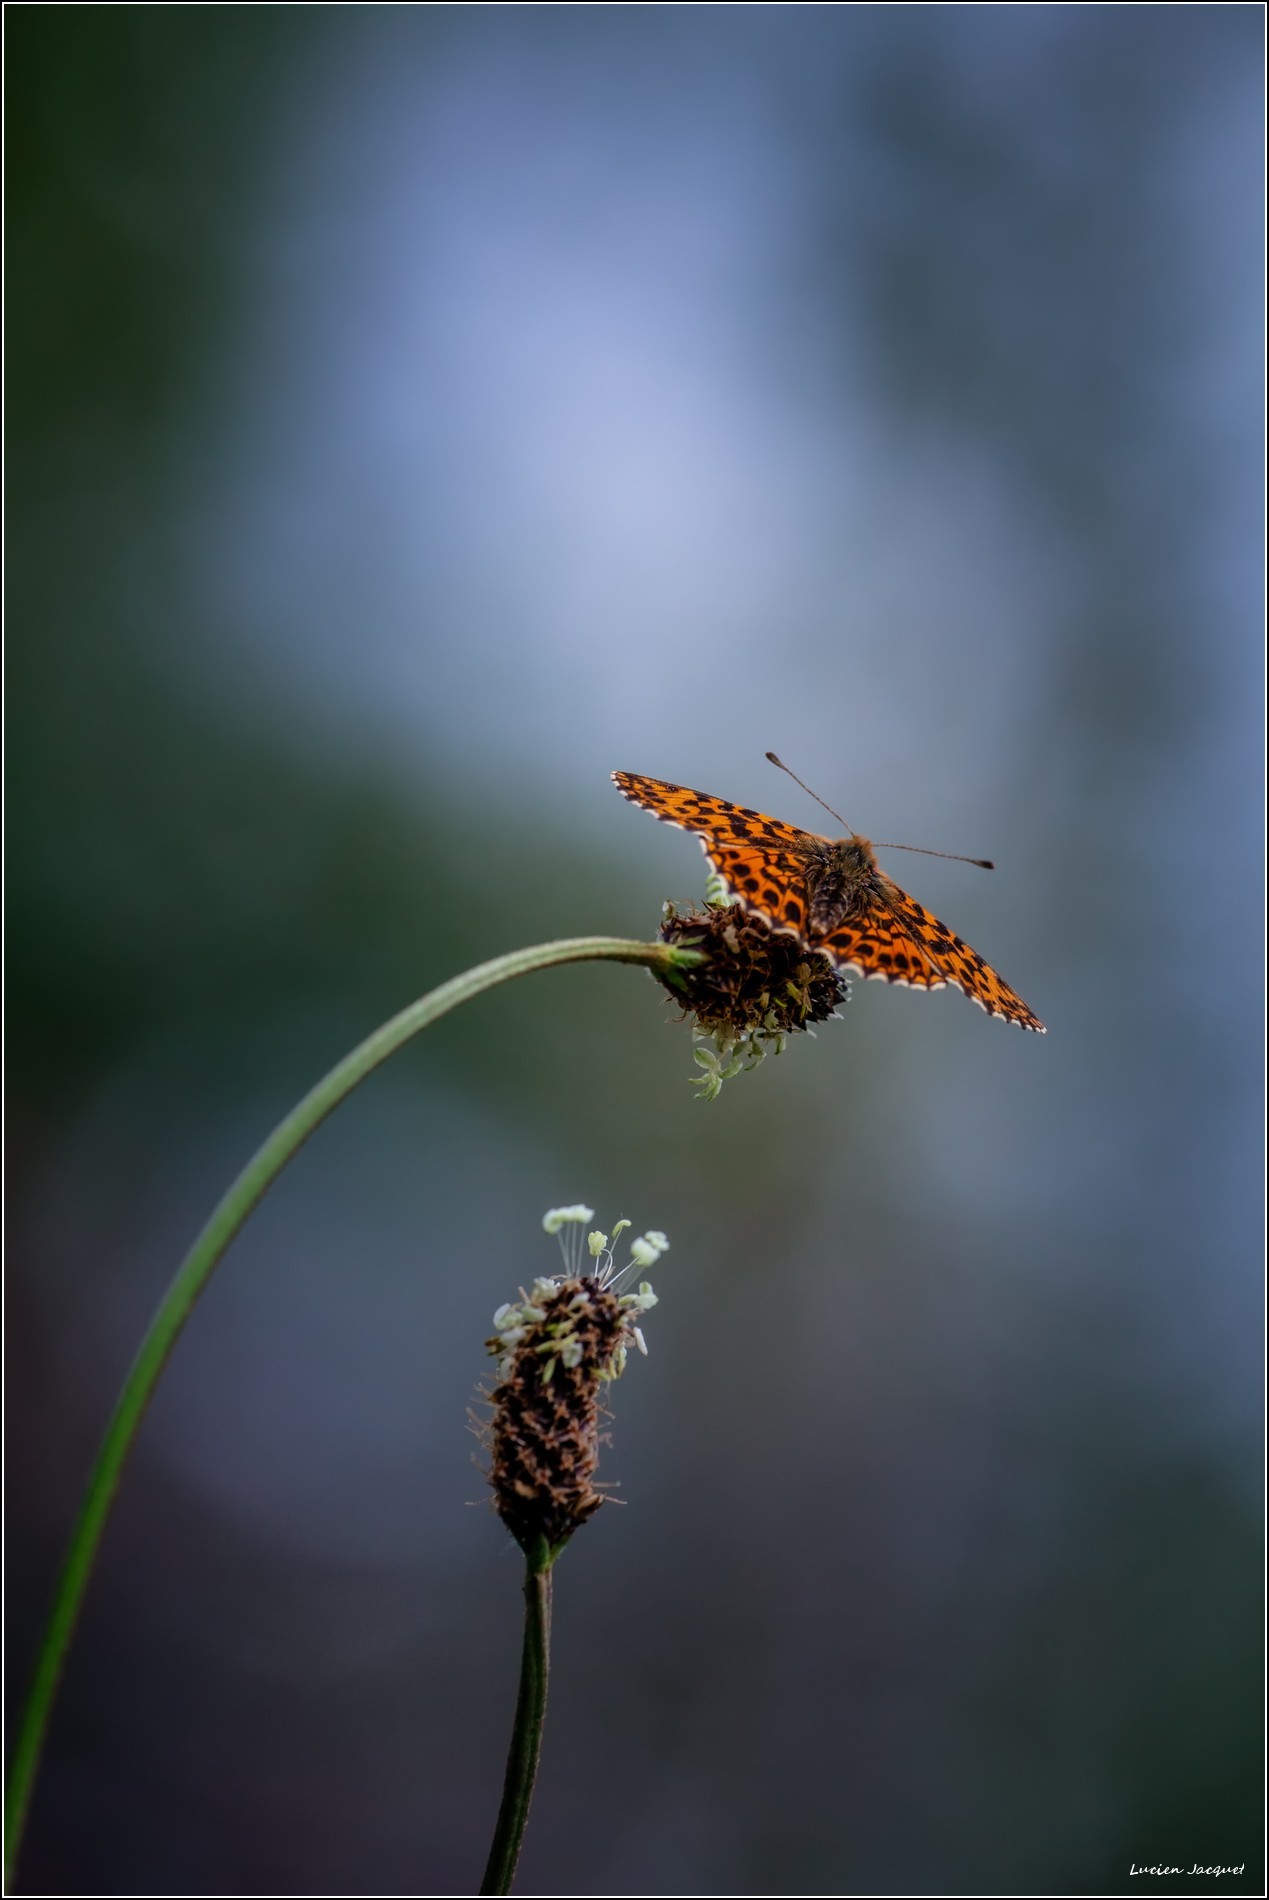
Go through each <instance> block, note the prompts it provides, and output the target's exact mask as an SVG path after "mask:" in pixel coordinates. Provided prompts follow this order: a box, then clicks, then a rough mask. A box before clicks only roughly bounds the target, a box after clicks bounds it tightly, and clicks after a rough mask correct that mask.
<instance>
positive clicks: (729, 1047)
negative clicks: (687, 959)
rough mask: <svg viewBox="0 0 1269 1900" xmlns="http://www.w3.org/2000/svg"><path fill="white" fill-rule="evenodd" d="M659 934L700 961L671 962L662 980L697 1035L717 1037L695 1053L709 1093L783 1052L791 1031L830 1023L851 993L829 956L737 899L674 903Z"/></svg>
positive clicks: (700, 1079) (667, 909) (697, 1078)
mask: <svg viewBox="0 0 1269 1900" xmlns="http://www.w3.org/2000/svg"><path fill="white" fill-rule="evenodd" d="M660 934H661V937H662V940H663V941H664V942H666V943H670V944H674V945H675V946H676V947H677V948H679V949H683V950H688V949H691V950H695V951H696V952H697V956H698V959H699V960H698V961H696V962H695V963H693V964H690V965H672V966H671V967H670V968H669V969H667V970H666V972H665V973H664V974H661V973H657V980H658V981H659V982H661V983H662V984H663V985H664V986H665V988H666V989H667V990H668V991H669V993H670V995H671V996H672V997H673V998H674V1000H675V1002H676V1003H680V1004H681V1005H682V1007H683V1011H684V1014H685V1015H686V1016H689V1017H691V1019H692V1028H693V1034H694V1035H696V1036H698V1037H708V1038H710V1039H711V1040H712V1042H713V1045H714V1047H713V1049H697V1050H696V1051H695V1052H694V1053H695V1056H696V1060H697V1062H698V1063H699V1064H700V1066H701V1069H702V1071H703V1073H702V1074H701V1075H699V1076H694V1077H693V1078H692V1079H693V1081H694V1083H695V1084H696V1086H697V1087H699V1088H700V1089H702V1091H703V1092H704V1094H705V1096H706V1098H707V1099H708V1098H709V1097H712V1096H714V1095H717V1093H718V1091H719V1089H720V1088H721V1087H722V1085H723V1082H724V1081H726V1080H727V1079H728V1078H729V1077H731V1076H733V1075H737V1074H739V1072H740V1070H741V1069H744V1068H753V1067H755V1066H756V1064H757V1063H759V1062H760V1061H761V1060H762V1058H763V1056H764V1055H766V1054H767V1052H768V1050H769V1049H773V1048H774V1049H775V1050H776V1051H777V1053H778V1052H779V1051H780V1050H781V1049H782V1048H783V1047H784V1043H785V1039H786V1038H787V1037H788V1036H789V1035H790V1034H794V1033H796V1032H797V1031H799V1030H809V1029H810V1026H811V1024H812V1023H822V1022H827V1021H828V1020H829V1018H830V1017H832V1016H834V1015H835V1014H836V1013H837V1010H838V1008H839V1007H840V1005H841V1004H842V1003H844V1002H846V1001H847V1000H848V998H849V994H850V992H849V989H848V987H847V984H846V982H845V979H844V978H842V977H841V976H839V975H838V974H837V972H836V970H834V968H833V966H832V964H831V963H830V962H829V961H828V959H827V957H823V956H821V955H819V954H818V952H816V951H814V950H809V949H808V948H807V947H806V945H805V944H804V943H802V942H801V941H800V940H799V939H798V938H797V937H794V936H790V935H789V933H788V932H787V931H782V930H772V929H771V927H770V926H769V925H768V924H767V923H766V922H765V921H764V919H763V918H761V917H759V916H756V915H754V914H753V913H752V912H749V911H747V910H745V909H743V908H742V907H741V906H740V905H738V904H729V903H725V902H723V903H720V902H717V901H707V903H706V905H705V908H704V909H703V910H698V911H690V912H688V913H687V914H686V915H684V916H680V915H679V914H678V912H677V911H676V910H675V908H674V906H673V905H672V904H667V905H666V906H665V917H664V921H663V922H662V925H661V933H660Z"/></svg>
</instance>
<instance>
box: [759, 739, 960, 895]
mask: <svg viewBox="0 0 1269 1900" xmlns="http://www.w3.org/2000/svg"><path fill="white" fill-rule="evenodd" d="M767 757H768V758H769V759H770V761H771V763H772V765H778V766H779V768H780V770H781V771H782V772H788V774H789V777H790V778H791V779H792V780H793V783H794V784H795V785H802V781H801V779H800V778H799V777H798V775H797V773H796V772H794V771H792V770H791V769H790V767H789V766H787V765H786V764H785V762H784V760H783V759H778V758H777V757H776V755H775V753H774V752H768V754H767ZM802 790H803V791H804V792H805V793H806V794H807V796H808V797H809V798H813V799H814V800H815V802H816V804H817V805H824V800H823V799H822V798H821V797H820V795H819V793H818V792H813V791H812V790H811V788H810V786H809V785H802ZM824 809H825V811H826V812H827V813H828V815H829V817H830V818H836V820H837V822H838V824H839V825H846V820H845V819H844V818H843V817H842V814H841V813H840V812H839V811H834V810H833V807H832V806H831V805H824ZM846 829H847V831H849V832H850V833H851V836H852V837H858V835H859V834H858V832H856V831H855V830H854V829H853V827H852V826H850V825H846ZM876 848H877V850H878V851H919V852H920V853H921V855H922V856H923V857H926V858H952V859H954V860H955V862H956V863H957V864H976V865H977V866H978V868H979V870H980V871H994V870H995V868H996V865H995V861H994V859H992V858H965V857H962V856H961V854H960V852H959V851H930V850H927V849H926V847H925V846H924V845H923V844H879V845H878V846H877V847H876Z"/></svg>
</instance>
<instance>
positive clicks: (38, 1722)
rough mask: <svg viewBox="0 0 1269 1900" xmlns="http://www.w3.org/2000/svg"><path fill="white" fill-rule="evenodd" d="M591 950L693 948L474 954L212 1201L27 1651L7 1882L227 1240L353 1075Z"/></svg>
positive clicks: (669, 956) (332, 1079)
mask: <svg viewBox="0 0 1269 1900" xmlns="http://www.w3.org/2000/svg"><path fill="white" fill-rule="evenodd" d="M594 960H601V961H603V960H607V961H611V962H617V963H642V964H645V965H647V966H649V967H650V968H653V969H660V970H663V971H664V970H667V969H669V968H671V967H673V966H675V965H678V966H682V965H685V964H687V963H689V962H696V961H697V960H698V959H697V956H696V955H695V954H694V953H692V952H690V951H683V950H680V949H675V948H673V947H671V946H669V945H666V944H663V943H637V942H633V941H630V940H628V939H626V938H622V937H571V938H565V939H563V940H561V941H560V942H558V943H544V944H535V945H534V946H533V947H532V948H530V949H527V950H513V951H511V952H510V953H509V954H508V955H507V956H503V957H495V958H493V960H492V961H491V962H489V963H480V964H477V965H476V967H475V968H474V969H471V970H467V971H465V972H464V973H463V975H461V976H456V977H453V978H451V980H450V981H449V982H448V983H442V984H441V986H440V988H439V989H435V990H431V991H430V992H429V993H428V994H427V995H426V996H422V997H420V998H419V999H418V1001H417V1002H414V1003H411V1004H410V1005H409V1006H408V1008H406V1009H403V1010H402V1011H401V1013H400V1014H399V1015H397V1016H394V1017H392V1019H391V1020H390V1021H389V1022H386V1023H384V1024H383V1025H382V1027H381V1028H379V1029H376V1030H375V1031H374V1033H373V1034H372V1035H370V1036H367V1038H366V1040H365V1041H364V1042H363V1043H360V1044H359V1045H358V1047H357V1048H355V1049H354V1050H352V1052H351V1053H350V1054H349V1055H346V1056H345V1057H344V1058H343V1060H342V1061H341V1062H337V1063H336V1064H335V1067H334V1068H333V1069H332V1070H331V1071H330V1072H329V1074H328V1075H325V1076H324V1077H323V1078H322V1080H321V1081H320V1082H318V1083H317V1085H316V1086H315V1087H314V1088H312V1089H310V1090H309V1092H308V1094H307V1095H306V1096H305V1097H304V1098H303V1100H302V1101H301V1102H299V1103H298V1104H297V1105H296V1107H295V1108H293V1109H292V1110H291V1112H290V1114H289V1115H287V1116H286V1117H285V1118H284V1120H282V1121H281V1122H279V1123H278V1126H277V1127H276V1128H275V1129H274V1131H273V1133H272V1134H271V1135H270V1136H269V1137H268V1139H267V1141H265V1142H264V1144H263V1146H262V1147H260V1148H259V1149H257V1151H256V1153H255V1154H254V1155H253V1156H252V1158H251V1160H250V1161H248V1163H247V1165H246V1167H245V1168H244V1169H243V1170H242V1172H241V1174H239V1176H238V1177H237V1179H236V1180H235V1181H234V1182H233V1184H232V1185H231V1186H230V1187H229V1188H228V1189H227V1190H226V1192H225V1194H224V1195H223V1196H222V1198H221V1200H220V1201H219V1203H218V1204H217V1206H216V1207H215V1208H214V1210H213V1212H212V1214H211V1217H210V1219H209V1220H208V1222H207V1224H206V1226H205V1227H204V1228H203V1230H202V1232H201V1233H200V1234H199V1236H198V1238H197V1239H196V1240H195V1242H194V1244H193V1246H192V1247H191V1248H190V1250H189V1252H188V1253H187V1254H186V1256H185V1259H184V1260H183V1261H182V1262H181V1265H180V1267H179V1268H178V1269H177V1273H176V1276H175V1278H174V1279H173V1281H172V1283H171V1285H170V1286H169V1287H168V1290H167V1292H166V1293H165V1294H164V1296H163V1299H162V1301H161V1302H160V1304H159V1308H158V1311H157V1312H156V1313H155V1315H154V1318H153V1319H152V1320H151V1322H150V1328H149V1331H148V1332H147V1333H146V1335H145V1338H144V1339H143V1340H142V1342H141V1347H140V1350H139V1351H138V1353H137V1356H136V1358H135V1359H134V1360H133V1362H132V1367H131V1369H130V1371H129V1373H128V1376H127V1378H126V1379H125V1380H124V1383H123V1389H122V1391H121V1392H120V1394H119V1398H118V1400H117V1401H116V1404H115V1409H114V1412H113V1413H112V1415H111V1419H110V1423H109V1425H108V1426H107V1428H106V1435H105V1437H104V1439H103V1440H102V1445H101V1450H100V1451H99V1452H98V1454H97V1462H96V1464H95V1465H94V1467H93V1471H92V1476H91V1477H90V1479H89V1481H88V1489H87V1492H86V1494H85V1497H84V1502H83V1504H82V1505H81V1507H80V1512H79V1516H78V1518H77V1520H76V1523H75V1528H74V1531H73V1533H72V1535H71V1541H70V1547H69V1549H68V1551H67V1555H66V1559H65V1562H64V1564H63V1567H62V1572H61V1575H60V1577H59V1579H58V1583H57V1589H56V1593H55V1595H54V1598H53V1607H52V1611H51V1613H50V1616H49V1620H48V1624H47V1627H46V1629H45V1632H44V1637H43V1640H42V1642H41V1645H40V1650H39V1655H38V1657H37V1660H36V1666H35V1675H34V1679H33V1681H32V1685H31V1690H30V1694H29V1695H28V1697H27V1701H26V1705H25V1707H24V1709H23V1711H22V1717H21V1721H20V1724H19V1727H18V1732H17V1738H16V1742H15V1744H14V1750H13V1759H12V1763H11V1766H10V1770H9V1779H8V1785H7V1787H6V1790H5V1808H4V1820H5V1847H4V1853H5V1884H6V1887H7V1886H9V1885H10V1884H11V1878H12V1871H13V1866H14V1863H15V1861H16V1858H17V1852H18V1846H19V1843H20V1841H21V1838H22V1829H23V1826H24V1823H25V1821H26V1815H27V1809H28V1807H29V1805H30V1800H31V1790H32V1787H33V1784H34V1781H35V1775H36V1771H37V1769H38V1767H39V1761H40V1755H41V1752H42V1749H43V1746H44V1737H45V1734H46V1731H47V1728H48V1721H49V1715H50V1713H51V1711H52V1707H53V1701H54V1698H55V1696H56V1694H57V1687H58V1683H59V1681H60V1678H61V1673H62V1666H63V1663H64V1661H65V1657H66V1651H67V1648H68V1646H69V1643H70V1639H71V1636H72V1635H73V1633H74V1630H75V1625H76V1623H77V1621H78V1619H79V1613H80V1609H81V1606H82V1604H83V1598H84V1592H85V1589H86V1588H87V1584H88V1579H89V1577H90V1575H91V1573H92V1568H93V1564H94V1562H95V1560H96V1556H97V1551H98V1547H99V1546H100V1543H101V1537H102V1532H103V1531H104V1529H105V1526H106V1520H107V1518H108V1517H109V1515H110V1507H111V1504H112V1503H113V1501H114V1496H115V1492H116V1490H117V1489H118V1485H119V1479H120V1476H121V1474H122V1472H123V1468H124V1465H125V1464H126V1462H127V1459H128V1454H129V1452H130V1451H131V1449H132V1444H133V1441H134V1440H135V1438H136V1435H137V1429H138V1427H139V1426H140V1423H141V1420H142V1418H143V1416H144V1414H145V1410H146V1407H147V1406H148V1404H149V1402H150V1399H151V1397H152V1396H153V1393H154V1389H155V1387H156V1385H157V1384H158V1381H159V1377H160V1375H161V1373H162V1371H163V1368H164V1366H165V1365H166V1364H167V1361H168V1358H169V1356H170V1354H171V1351H172V1348H173V1347H174V1345H175V1344H176V1341H177V1339H178V1338H179V1337H180V1333H181V1330H182V1328H183V1327H184V1325H185V1322H186V1320H187V1319H188V1318H189V1316H190V1313H191V1311H192V1310H193V1307H194V1303H195V1301H196V1300H197V1299H198V1297H199V1295H200V1294H201V1293H202V1291H203V1289H204V1287H205V1286H206V1285H207V1283H208V1281H209V1280H210V1278H211V1276H212V1273H213V1271H214V1270H215V1268H216V1265H217V1263H218V1261H219V1260H220V1258H221V1256H222V1255H223V1254H224V1252H225V1250H226V1248H227V1247H228V1246H229V1244H230V1242H231V1241H232V1240H233V1239H234V1237H235V1236H236V1235H237V1233H238V1231H239V1229H240V1228H241V1227H242V1225H243V1222H244V1221H245V1220H246V1218H247V1216H248V1215H249V1214H250V1213H251V1211H252V1209H253V1208H254V1207H255V1206H256V1205H257V1204H258V1202H259V1201H260V1200H261V1199H262V1198H263V1196H264V1194H265V1193H266V1192H267V1190H268V1189H269V1188H270V1187H271V1186H272V1185H273V1183H274V1181H276V1179H277V1177H278V1175H279V1174H280V1173H281V1172H282V1170H283V1168H284V1167H285V1166H286V1164H287V1162H288V1161H290V1160H291V1159H292V1157H293V1156H294V1155H295V1154H296V1153H297V1152H298V1150H299V1149H300V1147H301V1146H302V1145H303V1144H304V1142H305V1141H307V1140H308V1137H309V1136H310V1135H311V1134H312V1133H313V1131H314V1129H316V1128H318V1127H319V1126H320V1125H321V1123H322V1122H323V1121H325V1119H326V1117H327V1116H328V1115H329V1114H330V1113H331V1111H332V1110H333V1109H335V1108H337V1107H338V1106H339V1104H340V1102H342V1101H343V1100H344V1098H345V1096H347V1095H350V1094H351V1093H352V1091H353V1089H355V1088H356V1087H357V1085H358V1083H359V1082H363V1081H364V1080H365V1079H366V1077H367V1076H368V1075H370V1074H371V1073H372V1072H373V1071H374V1070H375V1069H377V1068H378V1067H379V1065H380V1064H381V1063H383V1062H386V1061H387V1059H388V1057H389V1056H391V1055H394V1054H395V1053H396V1051H397V1050H398V1049H400V1048H401V1047H402V1045H403V1044H404V1043H407V1042H409V1041H410V1039H411V1037H413V1036H417V1035H418V1034H419V1032H420V1030H423V1029H427V1028H429V1027H430V1026H431V1024H432V1023H434V1022H436V1020H437V1019H438V1017H441V1016H444V1015H446V1014H447V1013H448V1012H449V1011H450V1010H452V1009H456V1008H457V1007H458V1005H459V1004H460V1003H466V1002H469V1001H470V1000H471V999H472V997H475V996H479V995H480V994H481V993H482V991H484V990H488V989H492V988H493V987H494V986H495V985H496V984H498V983H506V982H509V981H510V980H511V978H512V977H517V976H527V975H528V974H529V973H530V971H533V970H547V969H550V968H551V967H552V966H553V965H555V964H560V963H585V962H590V961H594Z"/></svg>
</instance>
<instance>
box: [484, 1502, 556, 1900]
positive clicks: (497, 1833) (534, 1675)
mask: <svg viewBox="0 0 1269 1900" xmlns="http://www.w3.org/2000/svg"><path fill="white" fill-rule="evenodd" d="M554 1558H555V1553H554V1552H553V1551H551V1550H550V1549H549V1548H548V1546H547V1542H546V1539H545V1538H538V1539H537V1540H536V1544H535V1547H534V1548H533V1549H532V1550H530V1551H528V1552H527V1553H526V1556H525V1568H524V1644H523V1647H522V1649H521V1651H520V1687H519V1690H518V1691H517V1694H516V1713H515V1720H514V1722H513V1723H512V1727H511V1746H510V1748H509V1749H508V1750H507V1772H506V1775H505V1777H504V1779H503V1784H502V1805H501V1807H500V1808H499V1809H498V1821H497V1825H496V1826H495V1828H494V1836H493V1842H492V1845H491V1846H490V1849H489V1863H488V1865H487V1866H486V1868H485V1877H484V1879H483V1880H482V1881H481V1883H480V1891H481V1893H482V1894H505V1893H510V1892H511V1883H512V1881H513V1880H514V1879H515V1874H516V1863H517V1862H518V1860H519V1858H520V1845H521V1842H522V1841H523V1840H524V1830H525V1826H526V1824H527V1822H528V1819H529V1804H530V1803H531V1801H532V1800H533V1784H534V1782H535V1780H536V1779H537V1772H538V1757H539V1756H540V1755H541V1753H542V1725H543V1723H544V1721H545V1720H546V1690H547V1682H548V1680H549V1677H550V1673H551V1588H552V1564H553V1562H554Z"/></svg>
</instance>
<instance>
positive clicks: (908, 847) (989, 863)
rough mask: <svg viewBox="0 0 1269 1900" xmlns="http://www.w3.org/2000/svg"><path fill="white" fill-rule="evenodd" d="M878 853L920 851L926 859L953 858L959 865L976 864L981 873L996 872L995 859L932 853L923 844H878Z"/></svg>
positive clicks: (946, 852) (942, 852) (954, 852)
mask: <svg viewBox="0 0 1269 1900" xmlns="http://www.w3.org/2000/svg"><path fill="white" fill-rule="evenodd" d="M876 848H877V850H878V851H919V852H920V853H921V855H922V857H925V858H952V859H954V860H955V862H956V863H957V864H976V865H977V866H978V868H979V870H980V871H994V870H995V868H996V861H995V859H994V858H963V857H962V856H961V854H960V852H959V851H931V850H929V849H928V847H927V846H925V845H923V844H878V845H877V846H876Z"/></svg>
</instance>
